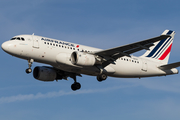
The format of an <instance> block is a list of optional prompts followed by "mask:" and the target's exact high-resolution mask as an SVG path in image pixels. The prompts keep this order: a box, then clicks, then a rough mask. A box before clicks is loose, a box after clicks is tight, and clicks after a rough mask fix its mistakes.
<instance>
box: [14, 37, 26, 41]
mask: <svg viewBox="0 0 180 120" xmlns="http://www.w3.org/2000/svg"><path fill="white" fill-rule="evenodd" d="M11 40H21V41H25V39H24V38H23V37H13V38H11Z"/></svg>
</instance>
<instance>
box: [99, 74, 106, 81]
mask: <svg viewBox="0 0 180 120" xmlns="http://www.w3.org/2000/svg"><path fill="white" fill-rule="evenodd" d="M106 79H107V75H106V74H101V75H98V76H97V80H98V81H99V82H102V81H104V80H106Z"/></svg>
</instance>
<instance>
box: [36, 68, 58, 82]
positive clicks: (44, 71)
mask: <svg viewBox="0 0 180 120" xmlns="http://www.w3.org/2000/svg"><path fill="white" fill-rule="evenodd" d="M33 76H34V78H35V79H37V80H41V81H54V80H55V79H56V77H57V73H56V71H55V70H54V69H51V68H48V67H35V68H34V70H33Z"/></svg>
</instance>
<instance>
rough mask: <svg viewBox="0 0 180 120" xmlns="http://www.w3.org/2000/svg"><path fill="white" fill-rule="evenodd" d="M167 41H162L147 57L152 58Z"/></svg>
mask: <svg viewBox="0 0 180 120" xmlns="http://www.w3.org/2000/svg"><path fill="white" fill-rule="evenodd" d="M165 41H166V39H164V40H161V41H160V42H159V43H158V44H157V45H156V47H155V48H154V49H153V50H152V51H151V53H149V55H148V56H147V57H152V56H153V55H154V53H155V52H156V51H157V50H158V49H159V48H160V47H161V45H162V44H163V43H164V42H165Z"/></svg>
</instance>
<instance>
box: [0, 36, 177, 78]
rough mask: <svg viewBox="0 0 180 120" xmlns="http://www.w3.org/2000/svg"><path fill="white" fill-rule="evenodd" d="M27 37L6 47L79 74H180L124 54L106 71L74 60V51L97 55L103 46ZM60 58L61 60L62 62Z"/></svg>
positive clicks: (113, 75)
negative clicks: (79, 64)
mask: <svg viewBox="0 0 180 120" xmlns="http://www.w3.org/2000/svg"><path fill="white" fill-rule="evenodd" d="M18 37H23V38H25V40H24V41H23V40H10V41H7V42H4V43H3V44H2V47H3V49H4V50H5V51H6V52H7V53H9V54H11V55H13V56H16V57H19V58H22V59H26V60H29V59H34V61H36V62H40V63H45V64H49V65H52V66H53V67H55V68H57V69H60V70H63V71H67V72H73V73H78V74H86V75H92V76H97V75H99V74H100V72H103V73H106V74H107V76H112V77H125V78H134V77H135V78H136V77H139V78H140V77H151V76H163V75H169V74H176V73H178V70H177V69H175V68H174V69H171V70H161V69H159V68H158V66H160V65H161V64H162V63H161V62H155V61H153V60H151V59H148V58H145V57H134V56H131V57H127V56H124V57H121V58H118V59H117V60H116V61H115V62H114V64H109V65H108V66H106V67H105V68H103V71H101V70H100V69H99V67H98V66H78V65H74V64H72V62H71V54H72V53H73V52H74V51H79V52H83V53H89V54H93V53H94V52H97V51H100V50H101V49H97V48H93V47H88V46H84V45H79V44H74V43H69V42H65V41H61V40H55V39H51V38H46V37H41V36H35V35H20V36H18ZM59 58H60V59H61V61H62V60H63V62H60V61H59Z"/></svg>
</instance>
